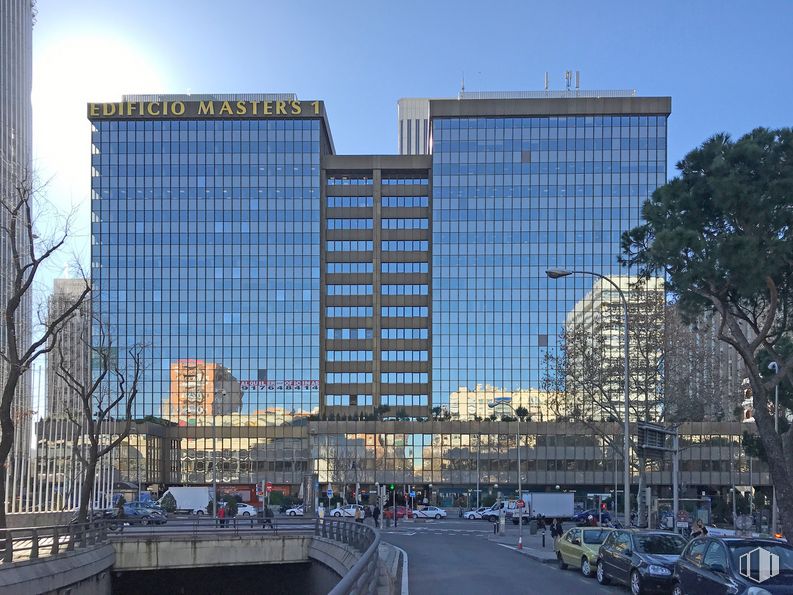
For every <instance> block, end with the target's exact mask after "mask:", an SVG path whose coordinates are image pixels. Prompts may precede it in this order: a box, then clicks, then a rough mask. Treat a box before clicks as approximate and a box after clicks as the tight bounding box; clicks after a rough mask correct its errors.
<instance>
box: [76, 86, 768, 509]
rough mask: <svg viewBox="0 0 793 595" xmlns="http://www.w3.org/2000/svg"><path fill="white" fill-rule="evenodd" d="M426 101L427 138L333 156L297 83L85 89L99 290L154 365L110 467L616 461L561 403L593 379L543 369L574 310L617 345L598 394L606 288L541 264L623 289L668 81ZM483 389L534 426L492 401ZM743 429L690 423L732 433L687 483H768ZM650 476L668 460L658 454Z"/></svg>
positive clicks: (259, 472)
mask: <svg viewBox="0 0 793 595" xmlns="http://www.w3.org/2000/svg"><path fill="white" fill-rule="evenodd" d="M426 103H427V105H428V109H429V111H428V113H427V114H426V118H427V122H428V126H429V137H428V140H429V143H428V145H427V150H428V152H429V154H428V155H402V156H396V155H393V156H377V155H359V156H340V155H335V154H334V149H333V143H332V140H331V136H330V132H329V128H328V123H327V118H326V115H325V111H324V106H323V104H322V103H321V102H319V101H298V100H297V99H296V98H295V97H294V96H291V95H233V96H191V97H187V96H176V95H168V96H148V97H143V96H130V97H125V98H124V101H122V102H120V103H114V104H89V106H88V115H89V119H90V120H91V122H92V126H93V132H92V153H93V154H92V176H93V178H92V188H93V198H92V216H93V222H92V277H93V283H94V288H95V293H94V301H95V303H94V313H95V314H96V316H97V320H98V321H102V323H104V324H106V325H107V327H106V330H107V331H109V334H108V336H110V337H112V340H113V350H112V352H111V353H112V354H113V357H114V358H115V360H114V361H118V362H119V363H120V364H121V366H122V368H123V367H124V365H125V364H126V365H128V364H129V362H130V359H129V349H131V348H134V347H135V346H140V347H141V348H142V349H143V354H144V359H143V361H144V364H145V370H144V374H143V382H142V384H141V387H140V391H139V395H138V398H137V401H136V403H135V407H134V409H133V415H134V417H135V419H136V424H135V432H134V434H133V435H132V436H131V437H130V438H129V439H128V440H126V441H125V442H124V444H123V447H122V448H120V449H118V451H117V452H116V454H115V455H114V457H115V458H114V459H113V460H112V461H111V463H110V464H111V465H112V467H113V468H114V469H115V479H116V480H117V482H118V481H121V482H128V483H130V484H132V485H135V486H138V485H140V486H142V487H143V488H144V489H146V488H148V489H150V490H151V491H152V492H154V493H162V491H163V489H164V487H165V486H168V485H190V484H196V485H202V484H203V485H207V484H211V483H212V482H213V481H216V482H217V483H218V485H219V486H222V487H223V489H224V490H227V491H228V490H233V491H237V492H238V493H240V494H241V495H242V496H243V498H244V499H245V500H249V499H255V489H254V485H255V484H256V482H261V481H270V482H272V483H273V484H274V486H275V487H274V489H276V490H278V491H282V492H285V493H290V494H292V495H297V494H298V493H299V492H300V486H301V485H302V486H303V487H304V488H305V489H308V490H309V491H308V492H306V491H305V489H304V490H303V493H304V494H306V493H313V492H314V491H315V490H316V488H317V486H318V485H320V484H321V491H322V492H325V491H326V490H327V489H331V490H332V491H333V492H334V493H335V494H338V495H343V494H347V495H348V497H349V492H350V486H354V485H355V484H356V483H360V484H361V493H362V494H366V493H367V492H368V491H369V490H371V489H373V487H374V484H375V483H380V484H383V483H395V484H398V485H400V486H403V487H410V486H413V487H414V488H415V491H416V492H417V493H419V494H421V495H427V494H432V493H437V494H439V495H442V497H443V498H444V499H446V500H444V502H447V500H448V498H447V497H451V496H450V495H451V494H457V495H458V496H459V495H460V494H467V493H471V490H474V488H475V486H476V485H478V484H481V485H482V489H483V491H488V490H489V491H491V492H492V491H495V492H503V493H504V494H505V495H507V494H510V493H513V492H514V488H515V487H516V486H517V475H518V469H517V462H516V461H517V456H516V455H517V447H518V444H520V446H521V453H522V460H523V461H524V466H523V467H522V469H521V472H522V476H523V485H524V486H526V487H530V488H531V489H534V490H542V489H545V488H547V487H548V486H555V485H559V486H563V487H564V488H565V489H573V490H576V491H581V492H582V494H586V493H591V492H597V493H601V492H604V491H607V489H608V486H613V483H614V480H615V479H617V478H620V470H621V469H622V459H621V453H618V452H617V451H616V450H615V449H614V448H611V447H610V445H609V443H608V441H606V440H605V439H604V438H603V436H604V435H605V436H609V435H610V436H615V435H616V436H617V438H616V439H617V441H619V440H620V434H621V429H620V428H618V427H617V425H615V424H614V421H613V420H610V416H607V415H603V416H601V417H602V418H599V417H598V416H595V415H593V416H592V418H593V419H591V420H590V422H591V423H595V424H600V425H598V428H599V430H598V432H594V431H593V429H592V426H591V425H590V426H587V425H585V424H583V423H581V422H580V418H581V414H580V413H581V412H580V411H578V412H576V415H572V413H571V412H570V411H560V409H559V407H558V406H557V405H558V402H559V401H561V402H563V403H569V402H572V401H573V400H574V398H580V399H583V400H586V398H587V397H586V390H587V389H588V387H583V388H581V391H580V393H581V394H574V390H573V387H578V386H579V384H577V383H576V382H573V381H571V374H572V372H574V371H575V368H574V367H568V368H566V369H565V371H564V373H563V374H562V375H561V377H560V376H559V374H558V373H557V376H556V378H550V379H549V369H550V368H551V367H553V366H556V364H558V362H559V361H560V357H561V355H560V354H562V355H564V354H563V353H562V352H563V351H564V348H565V341H566V340H567V339H566V337H569V336H570V335H569V333H570V332H571V331H570V329H571V328H572V327H576V328H578V327H582V326H583V327H586V328H587V329H588V330H587V332H588V333H589V335H588V336H589V337H591V338H592V339H593V341H599V345H600V346H601V350H600V351H599V352H598V353H597V354H596V355H597V357H599V358H600V360H599V361H603V362H607V363H608V366H604V369H606V370H607V373H606V374H605V375H604V378H605V379H604V382H603V386H602V387H601V388H603V389H604V390H603V391H602V392H604V394H606V402H607V403H608V402H609V401H610V400H613V399H612V398H613V397H614V395H619V396H620V398H621V392H619V391H620V390H621V389H620V386H621V385H620V382H621V378H622V376H621V372H620V370H621V368H620V367H619V362H620V359H619V358H620V353H621V352H620V346H621V345H622V344H623V341H624V337H623V336H622V335H621V332H622V331H621V325H620V321H621V320H622V318H621V310H619V300H618V298H617V296H616V295H615V294H613V292H611V290H610V289H608V288H607V287H605V286H603V285H602V284H600V285H599V284H597V283H595V282H594V281H595V280H594V279H593V278H591V277H588V276H573V277H569V278H565V279H559V280H556V281H551V280H549V279H547V278H546V274H545V271H546V270H547V269H552V268H560V269H574V270H582V271H590V272H595V273H599V274H604V275H609V276H611V277H612V278H614V279H616V280H617V282H618V284H619V285H620V286H621V287H622V288H623V289H628V287H629V285H630V281H631V278H630V277H628V276H627V272H626V271H624V270H621V269H620V268H619V266H618V264H617V262H616V257H617V255H618V253H619V236H620V233H621V232H622V231H624V230H625V229H628V228H629V227H631V226H634V225H636V224H637V223H638V222H639V219H640V207H641V204H642V202H643V201H644V199H645V198H646V197H648V196H649V195H650V194H651V193H652V191H653V190H654V189H655V188H656V187H657V186H658V185H660V184H662V183H663V182H664V181H665V179H666V161H667V159H666V118H667V116H668V115H669V113H670V107H671V102H670V100H669V98H639V97H634V96H620V97H608V96H603V97H601V96H595V95H592V96H586V94H583V93H581V96H576V97H574V96H566V97H551V96H550V95H548V96H543V97H539V98H530V99H527V98H518V99H514V98H513V99H509V98H506V99H505V98H499V99H466V98H462V99H459V100H429V101H427V102H426ZM422 118H423V116H422ZM652 288H653V291H654V292H655V293H654V294H653V295H654V296H655V297H654V298H653V299H655V298H657V297H659V296H660V297H661V298H662V296H663V286H662V284H655V285H653V286H652ZM629 301H630V303H631V306H630V307H631V314H632V316H633V315H635V314H638V313H640V312H644V311H648V306H647V304H649V303H650V302H649V301H648V300H647V299H644V298H642V299H638V298H629ZM656 301H657V300H656ZM662 303H663V300H662V299H661V304H662ZM643 326H645V327H646V328H648V329H651V330H652V331H653V332H654V333H655V334H658V332H657V331H658V330H659V329H662V326H660V327H659V326H655V325H654V324H648V325H643ZM101 330H102V327H100V326H99V322H96V323H95V326H94V343H95V345H98V344H100V343H101V338H102V333H101ZM632 341H633V337H632ZM632 344H633V343H632ZM647 344H648V345H652V342H648V343H647ZM636 345H638V346H639V347H641V345H642V343H641V340H640V341H638V342H637V343H636ZM636 351H637V352H641V351H642V350H641V349H637V350H636ZM645 351H646V360H647V362H646V364H647V366H648V368H647V369H649V370H650V372H649V373H648V374H645V376H646V377H647V378H649V380H648V382H646V383H645V384H646V385H647V386H652V390H653V391H655V388H656V385H657V382H656V381H657V379H658V357H659V353H658V351H657V350H655V348H652V349H649V348H648V349H647V350H645ZM589 355H591V354H589ZM569 359H570V358H569V357H568V360H569ZM573 362H574V363H576V362H575V358H573ZM632 365H633V364H632ZM634 367H635V366H634ZM576 390H577V389H576ZM632 390H634V389H632ZM565 391H567V392H565ZM635 392H636V393H638V392H640V391H639V389H638V388H636V389H635ZM499 398H501V399H503V400H507V399H508V400H510V401H511V403H510V404H511V405H512V406H513V407H518V406H523V407H525V408H526V409H527V410H528V415H529V420H526V421H527V422H528V423H526V421H524V423H521V424H520V425H519V426H518V424H517V423H516V422H514V421H504V420H502V418H503V417H505V416H507V415H508V414H509V413H510V412H509V411H508V410H505V409H503V408H502V409H501V410H495V411H494V410H491V408H490V407H489V406H488V405H489V403H491V402H493V401H494V400H498V399H499ZM615 398H616V397H615ZM631 398H632V402H633V403H642V402H643V401H642V400H641V399H640V398H639V396H638V394H635V395H634V394H632V397H631ZM555 401H556V402H555ZM494 413H495V414H496V415H494V416H493V420H492V421H488V420H487V419H486V418H488V417H491V415H493V414H494ZM576 417H577V418H578V420H576V419H574V418H576ZM742 429H743V428H742V427H741V426H740V424H737V425H736V424H728V423H724V424H717V425H713V426H702V425H696V424H692V425H691V426H690V427H688V426H686V427H684V428H683V429H682V433H683V435H684V437H683V440H684V441H685V440H686V439H687V438H686V437H685V436H687V435H690V436H697V438H691V440H692V441H693V442H692V443H696V444H706V445H708V448H710V446H712V445H713V444H715V443H718V444H721V442H724V443H725V444H729V448H721V446H719V449H720V450H713V451H711V450H707V452H706V451H702V452H701V453H699V452H697V453H694V451H693V449H692V450H690V451H688V452H689V453H690V454H686V455H684V464H683V469H684V473H689V475H687V476H685V479H684V481H686V483H687V485H689V486H692V489H693V488H694V487H701V486H706V485H718V486H719V488H724V486H725V485H727V484H728V483H729V481H728V480H727V479H725V478H727V477H728V475H729V474H730V472H731V471H735V472H737V473H744V472H745V470H744V469H743V468H744V467H747V468H749V469H750V470H751V472H753V473H754V476H752V477H750V478H749V480H750V481H752V482H753V483H754V484H755V485H759V484H762V483H763V482H765V483H767V475H766V474H765V471H764V470H763V472H762V473H760V470H761V469H762V467H761V466H760V465H759V464H757V463H755V465H754V466H752V465H751V464H750V465H748V466H747V465H745V464H744V462H745V457H744V458H741V455H740V452H739V449H737V448H735V445H736V444H737V440H738V437H739V436H740V433H741V430H742ZM518 432H520V434H521V437H520V441H519V442H518V441H516V439H515V435H516V434H517V433H518ZM703 448H704V447H703ZM714 456H716V457H721V459H720V461H721V462H719V464H718V465H715V466H714V464H713V462H712V457H714ZM706 460H707V461H708V463H707V468H706V465H705V462H706ZM686 461H687V462H686ZM714 473H715V475H714ZM653 474H655V475H653ZM648 477H650V480H649V481H650V482H651V483H650V485H654V486H657V488H658V489H661V487H662V486H667V485H668V484H670V483H671V482H670V480H669V477H670V470H669V469H668V465H666V464H665V463H664V464H657V465H655V466H654V467H652V468H651V470H650V475H649V476H648ZM742 479H745V477H744V476H739V480H742ZM634 481H636V478H635V477H634ZM498 486H500V487H498ZM405 491H407V490H405Z"/></svg>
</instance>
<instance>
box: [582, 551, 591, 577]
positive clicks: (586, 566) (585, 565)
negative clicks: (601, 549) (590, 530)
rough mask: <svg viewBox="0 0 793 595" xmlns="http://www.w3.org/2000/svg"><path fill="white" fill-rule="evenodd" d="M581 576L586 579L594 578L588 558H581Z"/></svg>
mask: <svg viewBox="0 0 793 595" xmlns="http://www.w3.org/2000/svg"><path fill="white" fill-rule="evenodd" d="M581 574H583V575H584V576H586V577H590V576H592V565H591V564H590V563H589V558H587V557H586V556H584V557H583V558H581Z"/></svg>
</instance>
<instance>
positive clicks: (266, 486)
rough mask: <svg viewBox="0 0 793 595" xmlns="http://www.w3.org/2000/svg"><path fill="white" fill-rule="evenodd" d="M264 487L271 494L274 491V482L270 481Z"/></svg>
mask: <svg viewBox="0 0 793 595" xmlns="http://www.w3.org/2000/svg"><path fill="white" fill-rule="evenodd" d="M264 489H265V491H266V492H267V493H268V494H269V493H270V492H272V491H273V484H272V483H270V482H269V481H268V482H267V483H266V484H264Z"/></svg>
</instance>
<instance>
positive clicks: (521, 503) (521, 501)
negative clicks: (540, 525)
mask: <svg viewBox="0 0 793 595" xmlns="http://www.w3.org/2000/svg"><path fill="white" fill-rule="evenodd" d="M517 506H518V508H523V507H524V506H526V503H525V502H524V501H523V500H518V503H517Z"/></svg>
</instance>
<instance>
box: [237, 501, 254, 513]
mask: <svg viewBox="0 0 793 595" xmlns="http://www.w3.org/2000/svg"><path fill="white" fill-rule="evenodd" d="M258 513H259V510H258V509H257V508H256V507H255V506H251V505H250V504H244V503H242V502H238V503H237V516H256V515H257V514H258Z"/></svg>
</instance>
